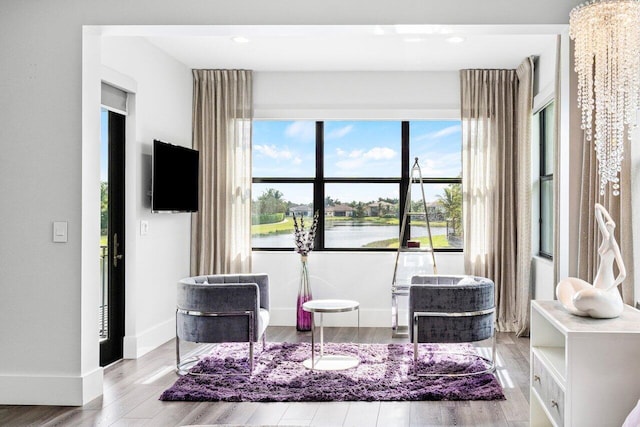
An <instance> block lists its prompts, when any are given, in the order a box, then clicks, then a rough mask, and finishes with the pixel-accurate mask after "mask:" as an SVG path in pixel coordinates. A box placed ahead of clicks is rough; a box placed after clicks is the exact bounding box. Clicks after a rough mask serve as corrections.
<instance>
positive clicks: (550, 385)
mask: <svg viewBox="0 0 640 427" xmlns="http://www.w3.org/2000/svg"><path fill="white" fill-rule="evenodd" d="M531 386H532V387H533V388H534V389H535V390H536V391H537V392H538V395H539V396H540V398H541V399H542V404H543V405H544V406H545V408H546V409H547V412H549V414H550V415H551V417H552V418H553V420H554V422H555V423H556V424H557V425H559V426H562V425H564V392H563V391H562V388H560V386H559V385H558V383H556V382H555V381H554V379H553V376H551V374H550V373H549V371H548V370H547V368H546V366H545V365H544V363H542V362H541V361H540V360H539V359H538V358H537V357H536V356H535V355H534V357H533V376H532V378H531Z"/></svg>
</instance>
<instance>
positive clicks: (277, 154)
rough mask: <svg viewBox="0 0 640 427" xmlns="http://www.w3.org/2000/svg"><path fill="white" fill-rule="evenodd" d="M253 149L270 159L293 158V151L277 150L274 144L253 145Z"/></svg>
mask: <svg viewBox="0 0 640 427" xmlns="http://www.w3.org/2000/svg"><path fill="white" fill-rule="evenodd" d="M253 149H254V150H256V151H257V152H258V153H260V154H263V155H265V156H267V157H270V158H272V159H276V160H280V159H284V160H290V159H293V158H294V156H293V153H292V152H291V151H289V150H287V149H284V150H278V149H277V148H276V146H275V145H266V144H265V145H254V146H253Z"/></svg>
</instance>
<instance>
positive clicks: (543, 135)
mask: <svg viewBox="0 0 640 427" xmlns="http://www.w3.org/2000/svg"><path fill="white" fill-rule="evenodd" d="M547 107H548V105H547ZM547 107H545V108H543V109H542V110H540V112H539V113H538V134H539V143H540V162H539V163H540V175H539V177H540V178H539V179H540V181H539V182H540V191H539V192H538V193H539V219H538V224H539V227H538V255H540V256H541V257H543V258H548V259H552V258H553V255H552V254H551V253H549V252H546V251H544V250H543V249H542V239H543V234H544V229H543V225H544V226H545V227H548V226H549V225H548V224H550V223H551V222H550V221H551V219H550V218H545V217H544V211H543V207H544V204H543V193H542V183H543V182H548V181H552V180H553V174H552V173H551V174H547V173H546V171H547V166H548V165H547V162H546V159H547V149H548V147H547V143H548V141H547V132H546V129H547V124H548V123H547V113H546V111H545V110H546V108H547Z"/></svg>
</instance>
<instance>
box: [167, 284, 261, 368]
mask: <svg viewBox="0 0 640 427" xmlns="http://www.w3.org/2000/svg"><path fill="white" fill-rule="evenodd" d="M177 299H178V303H177V309H176V368H177V371H178V373H179V374H184V373H187V372H188V370H187V369H186V366H187V365H188V364H190V363H192V362H193V361H194V360H193V359H187V360H181V359H180V340H185V341H190V342H197V343H223V342H247V343H249V369H250V372H249V373H250V374H251V373H252V372H253V343H254V342H257V341H258V340H259V339H260V337H262V344H263V348H264V343H265V335H266V334H265V330H266V329H267V326H268V324H269V276H267V275H266V274H216V275H211V276H197V277H188V278H186V279H182V280H180V281H179V282H178V298H177Z"/></svg>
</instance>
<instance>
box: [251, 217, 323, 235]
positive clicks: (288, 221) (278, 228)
mask: <svg viewBox="0 0 640 427" xmlns="http://www.w3.org/2000/svg"><path fill="white" fill-rule="evenodd" d="M309 225H311V219H309ZM305 227H307V222H306V221H305ZM287 233H293V218H291V217H286V218H285V219H284V221H282V222H276V223H273V224H257V225H252V226H251V235H252V236H267V235H269V234H287Z"/></svg>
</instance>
